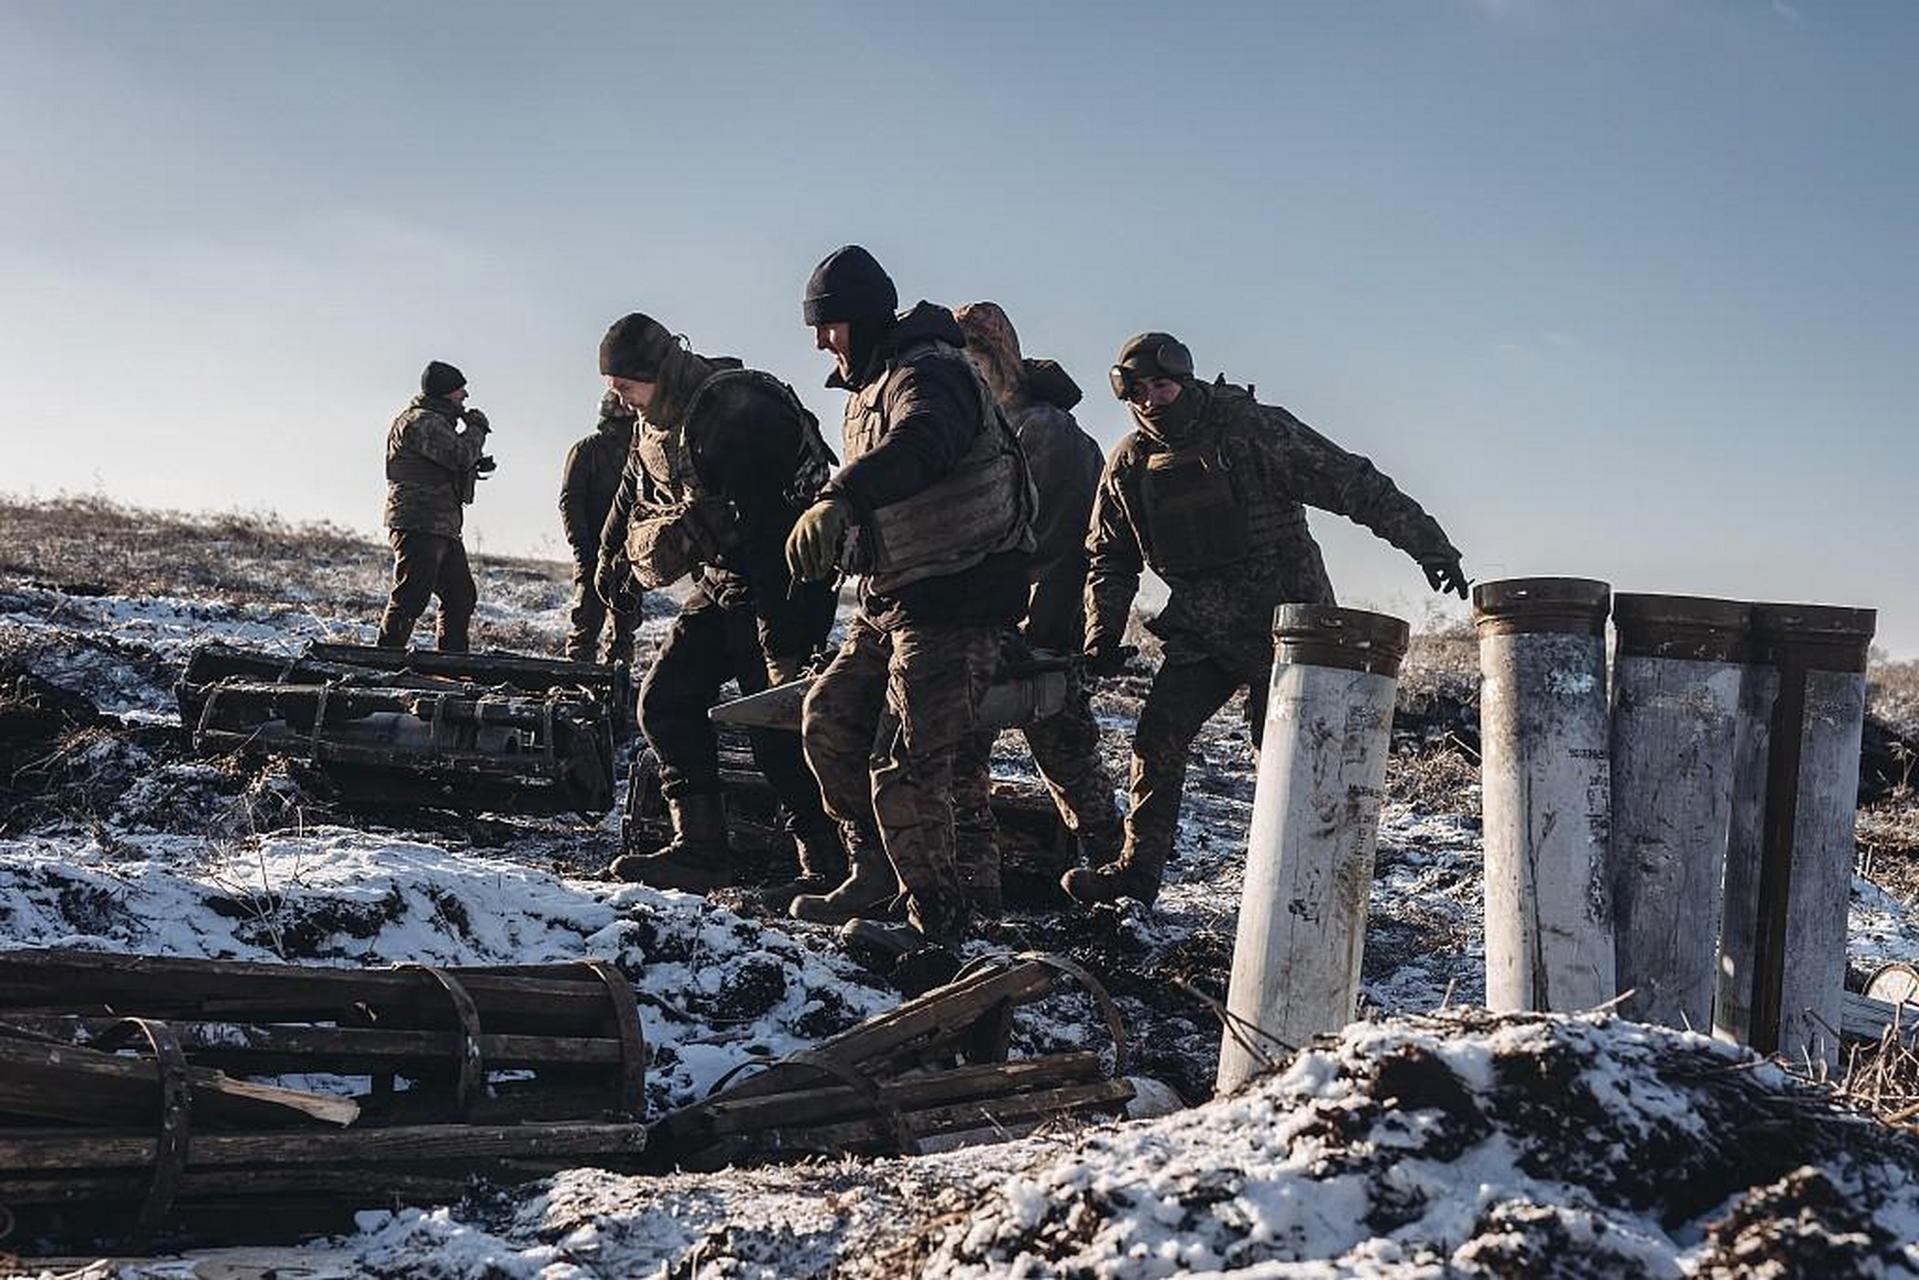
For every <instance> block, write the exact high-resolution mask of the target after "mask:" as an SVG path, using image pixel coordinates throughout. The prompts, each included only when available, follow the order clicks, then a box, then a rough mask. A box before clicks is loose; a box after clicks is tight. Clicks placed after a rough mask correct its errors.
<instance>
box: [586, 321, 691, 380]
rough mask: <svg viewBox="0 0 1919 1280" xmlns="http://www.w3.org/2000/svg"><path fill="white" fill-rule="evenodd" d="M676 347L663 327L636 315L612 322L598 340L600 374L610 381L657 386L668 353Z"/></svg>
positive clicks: (676, 344)
mask: <svg viewBox="0 0 1919 1280" xmlns="http://www.w3.org/2000/svg"><path fill="white" fill-rule="evenodd" d="M679 345H680V341H679V339H678V338H675V337H674V336H673V335H672V334H671V333H668V332H667V329H666V326H665V325H663V324H661V323H660V322H659V321H658V320H655V319H653V318H652V317H651V316H645V315H641V314H640V313H639V312H637V311H635V312H633V313H632V314H631V315H624V316H621V317H620V318H619V319H618V320H615V321H614V322H613V325H612V327H611V328H609V329H608V330H607V331H606V336H605V337H604V338H601V339H600V372H601V373H603V374H605V375H606V376H607V377H609V378H632V379H633V380H634V381H636V382H658V381H659V380H660V366H661V365H663V364H664V363H666V357H667V353H668V352H671V351H674V350H677V349H678V348H679Z"/></svg>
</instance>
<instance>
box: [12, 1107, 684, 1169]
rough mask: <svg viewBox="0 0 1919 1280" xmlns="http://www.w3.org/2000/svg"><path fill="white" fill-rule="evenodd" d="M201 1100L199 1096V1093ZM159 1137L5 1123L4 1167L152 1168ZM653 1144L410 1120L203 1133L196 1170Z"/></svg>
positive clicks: (575, 1132) (572, 1126) (592, 1134)
mask: <svg viewBox="0 0 1919 1280" xmlns="http://www.w3.org/2000/svg"><path fill="white" fill-rule="evenodd" d="M195 1105H196V1107H197V1105H198V1099H195ZM157 1142H158V1139H157V1138H156V1137H154V1136H153V1135H151V1134H142V1133H96V1132H86V1131H83V1130H73V1129H6V1128H0V1170H7V1171H9V1174H8V1175H0V1177H4V1176H10V1174H11V1173H18V1172H28V1171H53V1170H60V1169H144V1168H147V1167H149V1166H151V1165H152V1163H153V1160H154V1156H155V1150H156V1146H157ZM645 1149H646V1126H645V1125H643V1124H601V1123H588V1122H563V1123H558V1124H509V1125H467V1124H434V1125H403V1126H396V1127H394V1128H390V1129H346V1130H340V1131H335V1132H324V1131H322V1132H315V1131H310V1130H301V1131H298V1132H287V1131H278V1132H267V1133H195V1134H194V1135H193V1142H192V1146H191V1148H190V1149H189V1155H188V1160H187V1164H188V1168H189V1170H197V1169H206V1168H210V1167H220V1166H234V1165H262V1166H272V1165H287V1166H294V1167H297V1168H299V1169H304V1170H308V1171H311V1170H314V1169H317V1168H320V1167H323V1166H327V1165H349V1164H401V1165H404V1164H420V1163H425V1162H437V1161H448V1160H458V1161H468V1160H487V1159H513V1158H517V1159H528V1160H544V1159H553V1158H556V1157H567V1158H569V1159H577V1158H581V1157H587V1156H620V1157H628V1156H635V1155H638V1154H639V1153H640V1152H642V1151H644V1150H645Z"/></svg>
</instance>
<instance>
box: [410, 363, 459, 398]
mask: <svg viewBox="0 0 1919 1280" xmlns="http://www.w3.org/2000/svg"><path fill="white" fill-rule="evenodd" d="M465 385H466V375H465V374H464V373H461V372H460V371H459V370H458V369H455V368H454V367H453V366H452V365H450V364H448V363H446V361H444V360H429V361H427V365H426V369H425V370H424V371H423V372H422V373H421V374H420V390H421V391H422V392H424V393H425V394H427V395H430V396H441V397H445V396H448V395H451V394H452V393H453V392H455V391H458V390H459V389H460V388H461V387H464V386H465Z"/></svg>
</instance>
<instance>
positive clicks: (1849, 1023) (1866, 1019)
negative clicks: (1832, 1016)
mask: <svg viewBox="0 0 1919 1280" xmlns="http://www.w3.org/2000/svg"><path fill="white" fill-rule="evenodd" d="M1843 1022H1844V1026H1843V1027H1842V1028H1841V1030H1842V1031H1843V1032H1844V1034H1845V1036H1846V1037H1847V1038H1848V1039H1852V1040H1880V1039H1883V1038H1884V1037H1885V1034H1886V1032H1887V1031H1888V1030H1889V1029H1890V1028H1892V1027H1894V1026H1895V1025H1896V1026H1897V1027H1898V1028H1899V1032H1898V1034H1899V1039H1900V1040H1901V1041H1902V1042H1903V1043H1905V1044H1909V1045H1910V1044H1913V1043H1915V1041H1916V1040H1919V1005H1914V1004H1892V1003H1890V1002H1889V1001H1885V1000H1875V999H1873V998H1872V997H1871V996H1862V995H1860V994H1859V993H1858V992H1856V991H1848V992H1847V993H1846V1000H1845V1005H1844V1018H1843Z"/></svg>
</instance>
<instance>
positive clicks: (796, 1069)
mask: <svg viewBox="0 0 1919 1280" xmlns="http://www.w3.org/2000/svg"><path fill="white" fill-rule="evenodd" d="M1057 976H1058V975H1057V971H1056V970H1054V969H1053V968H1051V967H1050V966H1048V965H1046V964H1044V963H1042V962H1040V961H1037V960H1019V961H1013V962H1007V963H1000V964H994V965H989V966H986V967H983V968H982V969H981V970H980V971H979V972H978V973H975V974H970V975H967V976H965V977H962V978H960V979H959V980H958V981H955V982H951V983H948V984H947V985H946V986H943V987H937V988H935V989H934V990H932V991H929V992H927V993H926V994H925V995H922V996H918V997H915V998H914V999H912V1000H908V1001H906V1002H905V1003H903V1004H901V1005H900V1006H899V1007H898V1008H896V1009H893V1010H890V1011H888V1012H886V1013H882V1014H880V1015H879V1016H877V1017H874V1018H870V1019H868V1020H867V1021H865V1022H863V1023H861V1024H860V1025H859V1026H857V1027H853V1028H851V1029H849V1030H846V1031H842V1032H840V1033H839V1034H838V1035H835V1036H829V1037H828V1038H827V1039H825V1040H822V1041H820V1043H819V1044H817V1045H815V1046H814V1048H813V1053H814V1054H816V1055H824V1056H827V1057H831V1058H834V1059H836V1060H838V1061H839V1062H840V1063H841V1064H843V1065H844V1066H846V1067H847V1068H849V1069H851V1070H854V1071H856V1072H862V1073H864V1074H867V1075H873V1076H884V1075H891V1074H895V1073H897V1072H899V1071H902V1070H906V1069H908V1068H910V1067H911V1066H914V1065H916V1064H917V1060H918V1059H919V1058H920V1057H922V1056H925V1055H927V1054H929V1053H931V1052H932V1051H934V1050H935V1049H937V1048H939V1047H941V1046H946V1045H950V1044H951V1043H952V1041H954V1040H955V1039H957V1038H958V1037H959V1036H961V1035H964V1034H965V1033H966V1032H967V1031H969V1030H971V1029H972V1027H973V1026H974V1025H975V1024H977V1023H978V1022H979V1020H980V1018H981V1017H983V1016H984V1015H985V1014H987V1013H988V1012H989V1011H990V1010H992V1009H993V1008H994V1007H995V1006H997V1005H998V1004H1000V1002H1002V1001H1009V1002H1011V1003H1013V1004H1024V1003H1026V1002H1028V1001H1031V1000H1035V999H1038V998H1039V997H1040V996H1042V995H1044V994H1046V993H1047V992H1048V991H1050V990H1051V989H1052V986H1053V982H1054V980H1055V978H1056V977H1057ZM819 1076H820V1072H819V1070H818V1069H817V1068H814V1067H807V1066H803V1065H800V1064H796V1063H783V1062H774V1063H773V1064H771V1065H770V1066H768V1068H767V1069H766V1070H764V1071H762V1072H759V1073H758V1074H757V1075H752V1076H749V1077H747V1078H746V1079H745V1080H742V1081H741V1082H740V1083H738V1084H736V1085H732V1086H731V1087H729V1088H727V1089H725V1090H722V1091H720V1092H719V1093H716V1094H715V1095H714V1096H713V1098H712V1099H709V1101H718V1100H721V1099H728V1100H731V1099H735V1098H754V1097H763V1096H765V1095H766V1094H769V1093H784V1092H788V1091H791V1090H793V1089H796V1088H804V1087H807V1086H810V1085H812V1084H815V1083H817V1081H818V1079H819Z"/></svg>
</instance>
